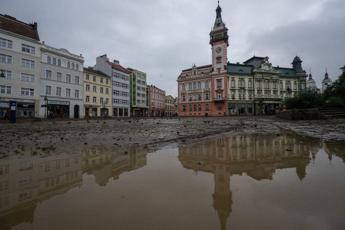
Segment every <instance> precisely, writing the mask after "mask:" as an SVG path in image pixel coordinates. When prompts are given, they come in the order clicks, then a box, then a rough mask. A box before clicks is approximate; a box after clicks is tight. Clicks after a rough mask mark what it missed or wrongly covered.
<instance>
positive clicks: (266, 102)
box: [177, 5, 307, 116]
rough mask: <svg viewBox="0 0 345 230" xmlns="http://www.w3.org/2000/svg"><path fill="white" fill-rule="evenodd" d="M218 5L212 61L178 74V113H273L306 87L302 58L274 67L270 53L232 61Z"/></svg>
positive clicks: (181, 114)
mask: <svg viewBox="0 0 345 230" xmlns="http://www.w3.org/2000/svg"><path fill="white" fill-rule="evenodd" d="M221 13H222V9H221V7H220V6H219V5H218V7H217V9H216V20H215V23H214V26H213V29H212V31H211V32H210V45H211V47H212V64H211V65H205V66H200V67H197V66H195V65H193V67H192V68H190V69H185V70H183V71H182V72H181V74H180V76H179V77H178V80H177V82H178V115H179V116H227V115H255V114H272V113H274V112H275V110H276V109H277V108H279V107H280V106H281V104H282V101H283V100H284V98H286V97H291V96H294V95H296V94H297V93H298V92H300V91H301V90H304V89H305V88H306V76H307V75H306V72H305V71H304V70H303V68H302V60H301V59H300V58H299V57H295V58H294V60H293V62H292V67H291V68H281V67H274V66H272V64H271V63H270V62H269V58H268V57H255V56H254V57H252V58H250V59H248V60H247V61H245V62H244V63H242V64H240V63H236V64H235V63H230V62H229V61H228V56H227V49H228V46H229V36H228V29H227V27H226V25H225V24H224V22H223V21H222V15H221Z"/></svg>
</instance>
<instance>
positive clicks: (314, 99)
mask: <svg viewBox="0 0 345 230" xmlns="http://www.w3.org/2000/svg"><path fill="white" fill-rule="evenodd" d="M284 104H285V106H286V108H287V109H306V108H318V107H321V106H322V105H323V104H324V100H323V97H322V95H321V94H319V93H317V92H315V91H312V90H305V91H303V92H301V93H300V94H298V95H296V96H295V97H292V98H287V99H285V101H284Z"/></svg>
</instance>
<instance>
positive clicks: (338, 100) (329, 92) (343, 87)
mask: <svg viewBox="0 0 345 230" xmlns="http://www.w3.org/2000/svg"><path fill="white" fill-rule="evenodd" d="M324 99H325V101H326V105H328V106H344V102H345V73H343V74H342V75H341V76H340V77H339V79H338V80H336V81H335V82H333V84H332V85H330V86H329V87H328V88H327V89H326V90H325V92H324Z"/></svg>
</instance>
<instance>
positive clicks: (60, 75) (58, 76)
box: [56, 72, 62, 81]
mask: <svg viewBox="0 0 345 230" xmlns="http://www.w3.org/2000/svg"><path fill="white" fill-rule="evenodd" d="M56 80H57V81H62V74H61V73H59V72H57V73H56Z"/></svg>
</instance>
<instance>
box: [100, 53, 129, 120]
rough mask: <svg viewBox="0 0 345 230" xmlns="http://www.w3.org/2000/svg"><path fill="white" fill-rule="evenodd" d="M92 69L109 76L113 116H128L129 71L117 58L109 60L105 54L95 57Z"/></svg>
mask: <svg viewBox="0 0 345 230" xmlns="http://www.w3.org/2000/svg"><path fill="white" fill-rule="evenodd" d="M94 69H95V70H97V71H100V72H102V73H104V74H106V75H108V76H111V79H112V107H113V116H115V117H129V116H130V74H131V72H130V71H129V70H128V69H126V68H125V67H123V66H121V65H120V62H119V61H118V60H114V61H113V62H110V61H109V59H108V57H107V55H102V56H99V57H97V59H96V65H95V67H94Z"/></svg>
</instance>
